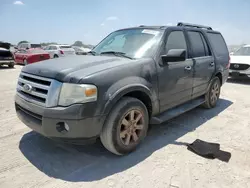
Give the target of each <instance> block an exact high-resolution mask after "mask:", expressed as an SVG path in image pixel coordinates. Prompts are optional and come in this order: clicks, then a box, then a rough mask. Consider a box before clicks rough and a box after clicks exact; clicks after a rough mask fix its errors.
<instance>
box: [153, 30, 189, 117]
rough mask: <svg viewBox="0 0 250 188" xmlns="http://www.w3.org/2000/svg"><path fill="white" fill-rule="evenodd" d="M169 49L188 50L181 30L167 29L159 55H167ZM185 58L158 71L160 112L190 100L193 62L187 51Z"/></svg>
mask: <svg viewBox="0 0 250 188" xmlns="http://www.w3.org/2000/svg"><path fill="white" fill-rule="evenodd" d="M171 49H185V50H187V49H188V48H187V42H186V38H185V35H184V33H183V31H182V30H181V29H179V30H178V29H176V30H175V29H169V31H168V33H167V36H166V39H165V45H164V49H163V50H162V53H161V55H165V54H167V53H168V51H169V50H171ZM186 56H187V59H186V60H185V61H180V62H169V63H168V65H162V66H160V67H159V69H158V77H159V99H160V110H161V112H163V111H165V110H167V109H169V108H172V107H175V106H177V105H180V104H182V103H184V102H186V101H189V100H190V99H191V96H192V88H193V60H192V59H190V58H189V56H188V50H187V54H186ZM160 61H162V60H160ZM159 64H161V62H159Z"/></svg>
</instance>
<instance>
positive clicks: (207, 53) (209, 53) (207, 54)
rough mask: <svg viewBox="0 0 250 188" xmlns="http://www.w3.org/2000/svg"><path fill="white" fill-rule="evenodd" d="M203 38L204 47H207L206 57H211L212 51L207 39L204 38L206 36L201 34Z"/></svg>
mask: <svg viewBox="0 0 250 188" xmlns="http://www.w3.org/2000/svg"><path fill="white" fill-rule="evenodd" d="M201 38H202V41H203V44H204V47H205V53H206V56H211V55H212V54H211V50H210V48H209V46H208V44H207V41H206V39H205V38H204V36H203V35H202V34H201Z"/></svg>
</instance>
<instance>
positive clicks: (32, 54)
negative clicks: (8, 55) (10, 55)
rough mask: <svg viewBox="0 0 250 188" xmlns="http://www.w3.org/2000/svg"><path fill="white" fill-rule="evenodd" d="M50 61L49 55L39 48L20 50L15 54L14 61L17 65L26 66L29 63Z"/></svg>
mask: <svg viewBox="0 0 250 188" xmlns="http://www.w3.org/2000/svg"><path fill="white" fill-rule="evenodd" d="M46 59H50V56H49V53H48V52H46V51H45V50H43V49H40V48H30V49H28V50H25V49H21V50H18V51H17V52H16V53H15V61H16V63H18V64H23V65H28V64H31V63H35V62H39V61H43V60H46Z"/></svg>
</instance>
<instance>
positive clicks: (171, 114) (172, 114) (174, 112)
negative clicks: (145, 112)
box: [150, 96, 205, 124]
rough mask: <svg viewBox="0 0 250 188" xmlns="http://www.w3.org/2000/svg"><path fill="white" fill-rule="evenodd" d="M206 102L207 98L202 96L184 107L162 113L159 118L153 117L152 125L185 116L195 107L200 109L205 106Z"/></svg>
mask: <svg viewBox="0 0 250 188" xmlns="http://www.w3.org/2000/svg"><path fill="white" fill-rule="evenodd" d="M204 102H205V97H204V96H202V97H199V98H197V99H194V100H191V101H189V102H187V103H184V104H182V105H179V106H177V107H175V108H172V109H170V110H167V111H165V112H163V113H161V114H160V115H158V116H155V117H152V118H151V121H150V124H161V123H163V122H165V121H168V120H170V119H172V118H174V117H176V116H178V115H180V114H183V113H185V112H187V111H189V110H192V109H194V108H195V107H198V106H200V105H201V104H203V103H204Z"/></svg>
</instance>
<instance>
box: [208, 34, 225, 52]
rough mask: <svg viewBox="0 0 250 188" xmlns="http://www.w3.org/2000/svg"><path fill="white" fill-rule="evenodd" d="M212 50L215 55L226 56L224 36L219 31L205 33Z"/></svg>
mask: <svg viewBox="0 0 250 188" xmlns="http://www.w3.org/2000/svg"><path fill="white" fill-rule="evenodd" d="M207 36H208V38H209V41H210V43H211V45H212V48H213V51H214V53H215V55H216V56H217V57H220V56H228V53H229V52H228V49H227V45H226V43H225V40H224V38H223V37H222V35H221V34H219V33H207Z"/></svg>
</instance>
